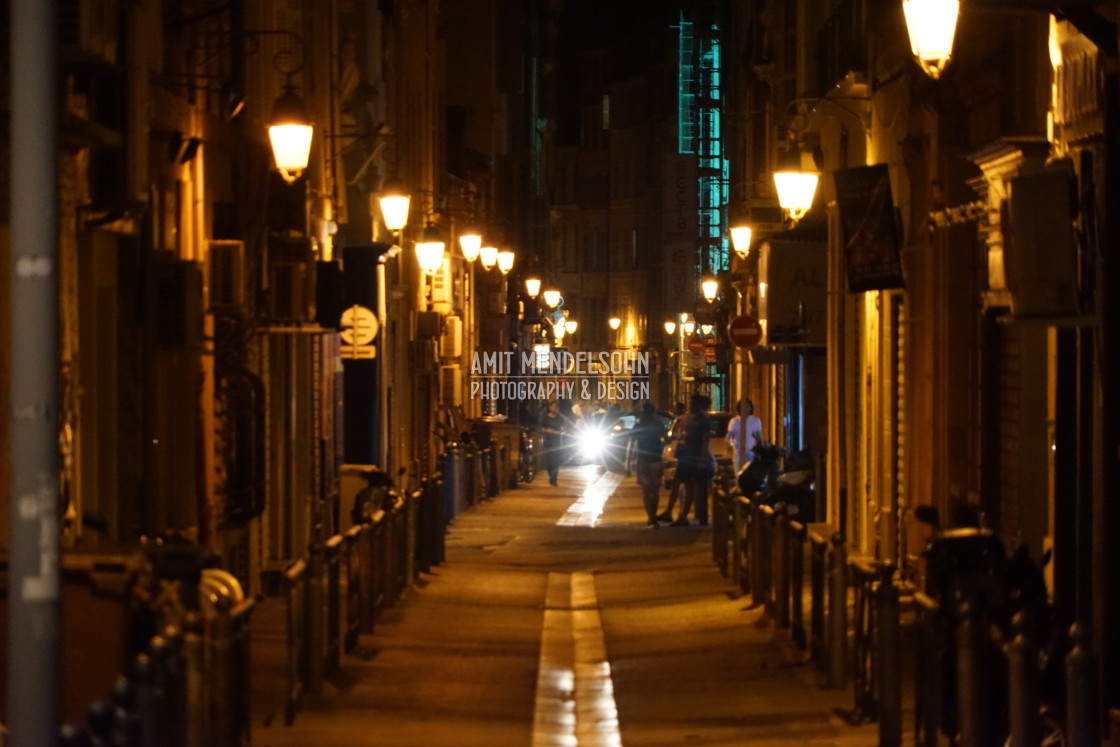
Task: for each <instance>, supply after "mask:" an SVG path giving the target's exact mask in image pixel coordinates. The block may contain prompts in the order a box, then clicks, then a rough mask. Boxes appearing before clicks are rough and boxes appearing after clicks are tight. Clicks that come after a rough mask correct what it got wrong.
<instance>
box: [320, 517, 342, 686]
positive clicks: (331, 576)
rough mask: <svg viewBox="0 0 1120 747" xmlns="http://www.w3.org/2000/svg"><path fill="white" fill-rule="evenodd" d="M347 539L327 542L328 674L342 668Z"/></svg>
mask: <svg viewBox="0 0 1120 747" xmlns="http://www.w3.org/2000/svg"><path fill="white" fill-rule="evenodd" d="M345 541H346V538H345V537H343V536H342V535H341V534H336V535H334V536H333V537H331V538H330V539H329V540H327V544H326V562H327V625H326V628H327V641H326V651H325V653H324V662H323V668H324V670H325V671H326V672H327V673H328V674H331V673H334V672H337V671H338V669H339V667H340V666H342V648H343V645H344V643H343V640H342V619H341V618H342V546H343V543H344V542H345Z"/></svg>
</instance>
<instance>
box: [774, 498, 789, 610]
mask: <svg viewBox="0 0 1120 747" xmlns="http://www.w3.org/2000/svg"><path fill="white" fill-rule="evenodd" d="M772 541H773V546H772V549H773V566H772V567H773V569H774V623H775V624H776V625H777V626H778V627H779V628H788V627H789V587H790V583H789V544H790V543H789V513H788V510H787V508H786V505H785V504H784V503H779V504H778V505H777V506H776V507H775V509H774V535H773V540H772Z"/></svg>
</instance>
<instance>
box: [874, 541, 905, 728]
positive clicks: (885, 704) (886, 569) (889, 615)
mask: <svg viewBox="0 0 1120 747" xmlns="http://www.w3.org/2000/svg"><path fill="white" fill-rule="evenodd" d="M894 571H895V567H894V564H892V563H884V564H882V565H881V566H879V587H878V589H877V590H876V594H875V599H876V602H877V605H876V606H877V612H878V615H879V624H878V625H877V626H876V627H877V629H878V633H879V639H878V641H877V645H876V646H875V648H874V649H873V652H874V653H873V654H872V656H877V657H878V660H879V667H878V669H879V671H878V675H879V676H878V677H877V678H876V679H877V680H878V685H879V688H878V689H879V692H878V693H877V700H878V702H879V745H880V747H897V746H898V745H901V744H902V630H901V621H900V620H899V612H900V611H899V601H898V597H899V594H898V587H897V586H895V585H894Z"/></svg>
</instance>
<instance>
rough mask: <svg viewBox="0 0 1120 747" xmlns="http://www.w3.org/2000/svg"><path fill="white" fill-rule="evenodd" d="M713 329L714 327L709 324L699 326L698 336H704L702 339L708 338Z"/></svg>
mask: <svg viewBox="0 0 1120 747" xmlns="http://www.w3.org/2000/svg"><path fill="white" fill-rule="evenodd" d="M713 329H715V327H714V326H712V325H711V324H701V325H700V334H702V335H704V337H710V336H711V334H712V330H713Z"/></svg>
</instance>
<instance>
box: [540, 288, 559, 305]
mask: <svg viewBox="0 0 1120 747" xmlns="http://www.w3.org/2000/svg"><path fill="white" fill-rule="evenodd" d="M542 295H543V296H544V304H545V306H547V307H548V308H550V309H555V308H556V307H557V306H558V305H559V304H560V291H558V290H556V289H555V288H549V289H548V290H546V291H545V292H544V293H543V294H542Z"/></svg>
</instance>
